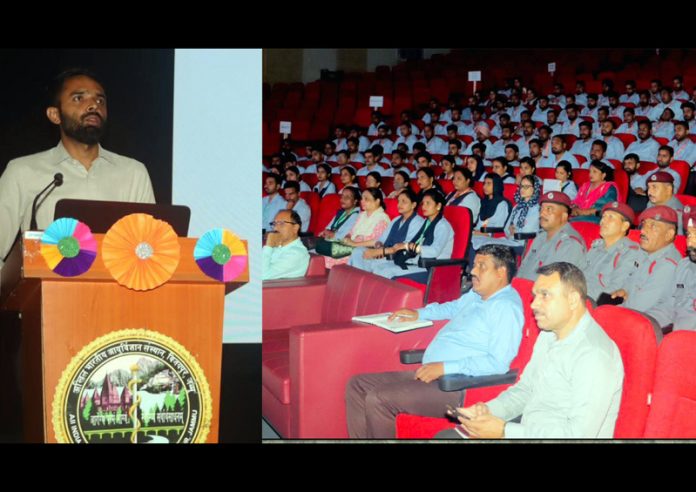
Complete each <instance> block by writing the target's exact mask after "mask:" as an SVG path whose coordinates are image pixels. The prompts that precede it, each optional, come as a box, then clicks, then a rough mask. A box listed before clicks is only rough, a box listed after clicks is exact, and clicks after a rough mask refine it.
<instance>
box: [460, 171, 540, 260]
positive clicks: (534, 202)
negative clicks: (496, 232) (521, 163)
mask: <svg viewBox="0 0 696 492" xmlns="http://www.w3.org/2000/svg"><path fill="white" fill-rule="evenodd" d="M540 195H541V187H540V186H539V184H538V182H537V181H536V180H535V179H534V176H533V175H529V174H528V175H526V176H524V177H522V180H521V181H520V185H519V187H518V188H517V191H516V192H515V203H516V205H515V208H513V209H512V213H510V217H508V220H507V222H506V223H505V237H504V238H502V237H486V236H474V237H472V238H471V247H472V249H474V250H477V249H479V248H480V247H481V246H483V245H484V244H490V243H495V244H504V245H506V246H511V247H513V248H522V247H524V241H523V240H517V239H515V238H514V236H515V233H518V232H538V231H539V197H540Z"/></svg>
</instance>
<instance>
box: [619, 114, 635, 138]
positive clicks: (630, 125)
mask: <svg viewBox="0 0 696 492" xmlns="http://www.w3.org/2000/svg"><path fill="white" fill-rule="evenodd" d="M623 121H624V122H623V123H621V125H620V126H619V127H618V128H617V129H616V133H628V134H630V135H635V136H638V122H637V121H636V112H635V111H634V109H633V108H624V111H623Z"/></svg>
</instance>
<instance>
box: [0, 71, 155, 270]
mask: <svg viewBox="0 0 696 492" xmlns="http://www.w3.org/2000/svg"><path fill="white" fill-rule="evenodd" d="M49 96H50V98H51V99H50V101H48V107H47V108H46V117H47V118H48V120H49V121H50V122H51V123H52V124H53V125H56V126H57V127H58V128H59V129H60V142H59V143H58V145H57V146H56V147H54V148H52V149H50V150H47V151H44V152H40V153H37V154H33V155H29V156H24V157H20V158H17V159H13V160H11V161H10V162H9V163H8V165H7V168H6V169H5V171H4V173H3V174H2V176H1V177H0V269H2V265H3V259H4V258H5V256H7V254H8V253H9V251H10V248H11V247H12V244H13V242H14V239H15V237H16V235H17V232H18V231H19V230H22V231H26V230H28V229H30V226H31V215H32V213H31V212H32V203H33V201H34V198H35V197H36V195H37V194H38V193H39V192H40V191H41V190H42V189H44V188H45V187H46V186H47V185H48V184H49V183H51V182H52V181H53V180H54V176H55V175H56V173H60V174H62V175H63V180H62V183H63V184H62V185H61V186H58V187H55V188H53V190H52V191H51V192H50V193H48V194H46V195H44V199H43V200H42V201H40V202H39V205H38V208H37V213H36V223H37V226H38V228H39V229H46V228H47V227H48V226H49V225H50V224H51V223H52V222H53V220H54V211H55V205H56V202H57V201H58V200H60V199H62V198H77V199H87V200H106V201H122V202H139V203H154V202H155V196H154V193H153V190H152V183H151V182H150V176H149V174H148V172H147V168H146V167H145V166H144V165H143V164H142V163H141V162H139V161H136V160H135V159H131V158H129V157H124V156H121V155H118V154H116V153H114V152H110V151H108V150H106V149H104V148H103V147H102V146H101V145H100V144H99V142H100V141H101V139H102V136H103V135H104V131H105V129H106V125H107V122H108V118H107V113H108V111H107V98H106V91H105V90H104V86H103V85H102V83H101V82H100V81H99V79H98V77H97V76H96V75H94V74H93V73H91V72H89V71H87V70H82V69H73V70H68V71H65V72H63V73H61V74H60V75H58V76H57V77H56V78H55V79H54V80H53V83H52V87H51V91H50V93H49Z"/></svg>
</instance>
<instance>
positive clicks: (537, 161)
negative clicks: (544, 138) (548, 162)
mask: <svg viewBox="0 0 696 492" xmlns="http://www.w3.org/2000/svg"><path fill="white" fill-rule="evenodd" d="M529 157H530V158H531V159H533V160H534V166H535V167H536V168H537V169H539V167H540V166H541V165H542V164H541V162H542V161H543V160H544V156H543V155H541V140H539V139H538V138H533V139H532V140H530V141H529Z"/></svg>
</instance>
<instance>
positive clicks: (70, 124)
mask: <svg viewBox="0 0 696 492" xmlns="http://www.w3.org/2000/svg"><path fill="white" fill-rule="evenodd" d="M88 116H98V117H99V118H100V119H101V122H102V124H101V126H93V125H83V124H82V122H81V121H78V120H76V119H74V118H71V117H70V116H68V115H66V114H64V113H63V112H62V111H61V112H60V128H61V129H62V130H63V132H64V133H65V134H66V135H67V136H69V137H71V138H73V139H75V140H77V141H78V142H80V143H83V144H86V145H95V144H98V143H99V141H100V140H101V137H102V136H103V135H104V131H105V129H106V119H103V118H102V117H101V116H100V115H99V114H98V113H87V114H85V115H84V116H82V119H83V120H84V119H85V118H87V117H88Z"/></svg>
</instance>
